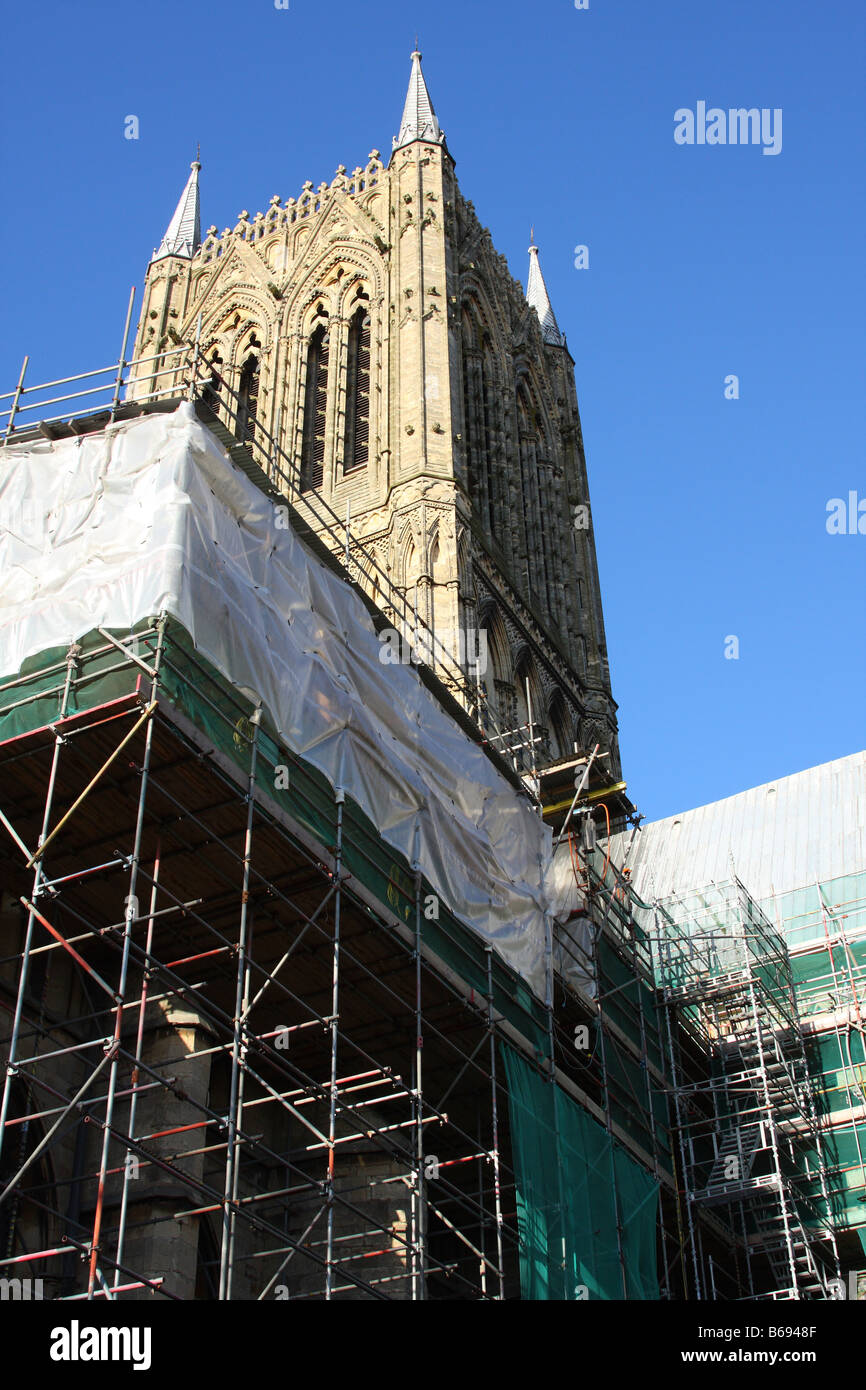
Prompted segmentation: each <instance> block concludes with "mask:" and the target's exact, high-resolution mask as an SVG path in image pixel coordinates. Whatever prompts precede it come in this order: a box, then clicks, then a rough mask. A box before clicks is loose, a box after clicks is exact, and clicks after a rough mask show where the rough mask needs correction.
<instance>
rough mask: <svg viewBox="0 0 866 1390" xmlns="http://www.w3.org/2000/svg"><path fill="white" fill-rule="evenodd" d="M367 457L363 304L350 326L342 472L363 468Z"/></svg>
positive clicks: (367, 320)
mask: <svg viewBox="0 0 866 1390" xmlns="http://www.w3.org/2000/svg"><path fill="white" fill-rule="evenodd" d="M369 454H370V314H369V311H368V309H367V306H366V305H364V304H362V305H360V306H359V308H358V310H357V311H356V313H355V314H354V316H353V318H352V321H351V323H350V325H349V342H348V359H347V367H346V434H345V439H344V441H343V472H344V473H350V472H351V471H352V469H354V468H363V467H364V466H365V465H366V463H367V462H368V459H369Z"/></svg>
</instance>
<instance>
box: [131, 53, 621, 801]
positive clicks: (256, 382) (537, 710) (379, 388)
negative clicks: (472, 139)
mask: <svg viewBox="0 0 866 1390" xmlns="http://www.w3.org/2000/svg"><path fill="white" fill-rule="evenodd" d="M199 170H200V165H199V163H198V161H197V160H196V162H195V163H194V164H193V166H192V172H191V174H190V177H189V180H188V182H187V185H186V188H185V189H184V192H183V194H182V196H181V200H180V202H179V204H178V207H177V210H176V212H175V214H174V217H173V218H172V220H171V223H170V225H169V227H168V230H167V232H166V234H165V236H164V237H163V239H162V242H161V244H160V246H159V248H158V250H157V251H156V252H155V253H154V257H153V260H152V261H151V263H150V266H149V267H148V271H147V278H146V283H145V290H144V303H143V311H142V315H141V321H140V323H139V327H138V334H137V340H136V348H135V356H136V357H137V358H146V359H151V360H150V362H149V363H147V364H146V365H145V366H143V367H142V368H140V369H138V371H137V372H136V373H135V375H136V377H137V380H136V385H135V387H134V394H135V395H136V396H144V395H147V394H151V393H152V392H153V391H154V390H157V389H163V390H166V389H168V388H169V387H170V386H171V381H172V378H171V374H170V373H165V372H164V374H163V376H162V377H159V378H157V376H156V375H155V373H156V370H157V369H158V368H161V367H164V364H165V363H166V362H168V363H170V362H171V361H172V360H174V361H177V358H174V359H171V358H169V357H166V358H165V359H164V360H163V359H161V358H160V356H159V354H163V353H169V352H171V351H172V349H175V348H178V347H179V346H180V345H182V344H190V343H193V342H197V343H198V347H199V353H200V354H203V356H204V358H205V359H206V363H207V368H206V372H205V375H207V373H210V374H211V375H210V384H209V385H208V387H207V389H206V392H205V398H206V400H207V402H208V403H209V404H210V405H211V407H212V408H213V409H214V410H215V411H216V412H218V413H220V414H221V415H222V418H223V420H224V422H225V424H226V426H227V427H228V428H229V429H230V430H231V432H232V433H233V434H234V435H235V436H236V437H237V438H238V439H239V440H241V441H249V442H251V443H252V442H253V441H254V439H255V436H256V432H257V431H259V432H260V433H261V434H262V437H265V436H264V433H263V432H265V431H266V432H267V437H268V438H269V440H270V441H273V442H275V443H276V445H277V446H278V448H279V451H280V452H279V458H280V460H281V464H280V466H281V468H282V470H283V472H284V473H285V475H286V480H285V481H284V487H283V490H284V491H286V492H287V493H288V494H289V500H290V502H291V503H292V505H293V506H294V507H295V508H296V509H297V511H299V512H300V513H301V515H302V516H305V517H306V518H307V519H308V520H309V522H310V524H312V525H313V526H314V527H315V528H316V529H317V530H318V531H319V532H320V533H321V534H322V537H323V539H325V540H326V541H328V542H329V544H331V545H332V548H334V549H335V550H338V549H339V550H340V551H342V546H343V541H342V538H340V539H339V541H338V540H337V538H336V537H335V536H332V535H329V534H326V533H325V532H323V530H322V524H321V519H322V507H323V506H325V507H326V508H327V509H328V510H329V514H330V515H331V516H332V517H333V518H335V519H339V520H340V525H341V526H344V527H345V533H344V534H347V540H346V546H347V548H348V549H349V550H351V549H352V547H354V548H355V549H356V550H357V552H358V553H360V552H361V548H362V547H363V551H364V552H365V553H366V555H368V556H369V555H372V556H374V557H375V561H376V566H377V569H378V571H379V573H380V574H381V575H382V576H386V579H384V580H380V579H378V578H376V577H375V576H372V575H371V574H370V572H369V571H368V572H366V573H364V572H363V571H364V566H363V565H361V566H360V571H361V582H362V583H363V584H364V586H365V587H366V588H367V590H368V592H369V593H370V595H371V597H373V598H374V599H376V600H377V601H378V602H380V603H381V604H382V605H383V606H386V607H387V602H386V600H387V594H386V593H385V592H383V591H382V584H383V583H384V586H385V588H386V589H387V587H388V584H390V585H393V586H395V587H396V588H397V589H398V590H399V591H400V593H401V594H403V595H405V596H406V598H407V600H408V604H409V606H410V608H411V609H412V610H413V611H414V612H416V613H417V614H418V615H419V616H420V618H422V619H423V620H424V622H426V624H428V626H429V627H431V628H432V629H433V630H434V632H435V634H436V636H437V638H438V639H439V640H440V641H441V642H442V643H443V644H445V646H447V647H448V649H449V650H450V651H451V652H452V653H453V655H454V659H455V661H458V662H460V663H461V664H462V666H463V669H464V672H465V673H466V677H467V687H471V686H472V685H474V687H475V690H476V692H477V703H476V705H475V708H474V709H473V711H472V712H473V713H474V714H475V715H476V717H477V718H478V719H479V721H480V722H481V723H482V724H484V725H485V726H486V727H487V729H488V730H489V731H490V733H491V737H492V735H493V731H494V730H495V731H498V734H499V736H500V744H499V746H500V747H507V746H509V736H508V735H509V731H511V730H514V729H515V728H520V727H525V726H527V724H529V723H530V722H531V723H532V725H533V726H534V732H535V735H536V739H537V742H536V755H535V757H536V758H537V761H538V762H539V763H544V762H555V761H557V760H560V759H564V758H567V757H571V756H573V753H574V748H575V744H576V745H577V747H578V749H579V750H584V749H586V748H589V747H592V746H594V744H595V743H600V744H601V746H602V749H603V750H606V751H608V752H609V754H610V762H609V763H608V768H609V770H610V771H611V772H612V773H614V774H615V775H617V776H618V775H619V756H618V750H617V738H616V715H615V711H616V705H615V703H614V701H613V699H612V696H611V691H610V677H609V671H608V662H607V653H606V647H605V639H604V625H603V619H602V608H601V595H600V591H599V582H598V573H597V566H596V557H595V544H594V539H593V529H592V520H591V512H590V508H589V494H588V488H587V477H586V464H585V459H584V452H583V442H582V437H581V428H580V417H579V414H578V406H577V394H576V390H575V382H574V362H573V359H572V357H571V355H570V353H569V351H568V347H567V344H566V340H565V337H564V335H563V334H562V333H561V332H560V329H559V326H558V324H557V321H556V318H555V315H554V313H553V309H552V307H551V304H550V300H549V297H548V293H547V289H546V287H545V283H544V278H543V275H542V272H541V267H540V264H539V257H538V248H537V247H536V246H535V245H533V246H532V247H531V248H530V253H529V254H530V262H529V277H528V284H527V290H526V293H524V291H523V289H522V287H521V286H520V285H519V284H518V283H517V281H515V280H514V279H513V278H512V276H511V274H510V273H509V270H508V266H507V263H506V260H505V257H504V256H502V255H500V254H498V253H497V252H496V250H495V249H494V246H493V242H492V240H491V236H490V233H489V231H488V230H487V229H486V228H485V227H483V226H482V225H481V223H480V222H479V220H478V217H477V216H476V214H475V209H474V207H473V205H472V203H471V202H469V201H468V200H467V199H465V198H464V197H463V195H462V194H461V192H460V189H459V187H458V184H457V179H456V176H455V164H454V160H453V158H452V155H451V153H450V151H449V148H448V145H447V144H446V140H445V136H444V134H443V132H442V130H441V128H440V125H439V122H438V119H437V117H436V113H435V111H434V108H433V104H432V102H431V100H430V96H429V93H428V89H427V86H426V83H425V80H424V76H423V73H422V70H421V55H420V54H419V53H417V52H416V53H413V54H412V71H411V76H410V80H409V91H408V94H407V97H406V104H405V108H404V111H403V117H402V121H401V123H400V129H399V134H398V135H397V136H396V137H395V139H394V141H393V149H392V153H391V157H390V160H389V162H388V164H387V166H386V165H385V164H384V163H383V161H382V159H381V158H380V156H379V152H378V151H377V150H373V151H372V152H371V154H370V156H369V159H368V162H367V164H366V166H365V167H364V168H361V167H358V168H355V169H353V170H352V172H351V173H349V172H347V170H346V169H345V168H344V167H343V166H342V165H341V166H340V167H339V168H338V169H337V172H336V175H335V177H334V178H333V179H332V180H331V182H330V183H327V182H325V183H320V184H319V185H318V187H314V186H313V185H312V183H306V184H304V187H303V189H302V190H301V193H300V196H299V197H298V198H297V199H294V198H289V199H288V200H287V201H286V202H283V201H282V200H281V199H280V198H279V197H273V198H272V199H271V201H270V205H269V207H268V208H267V210H266V211H265V212H260V213H257V214H256V215H255V216H254V217H252V218H251V217H250V216H249V214H248V213H247V212H246V211H244V212H242V213H241V214H240V216H239V218H238V220H237V222H236V224H235V226H234V227H226V228H225V229H224V231H223V232H222V233H219V232H218V231H217V229H216V227H210V228H209V229H208V230H207V232H206V234H205V237H204V240H203V241H202V240H201V237H200V232H199V186H198V176H199ZM154 358H155V360H154ZM199 360H201V357H200V358H199ZM266 452H267V451H266ZM357 573H358V571H356V574H357ZM467 632H468V633H469V634H470V637H469V639H468V640H467V641H463V640H461V637H460V634H465V633H467ZM474 633H480V634H481V638H480V639H479V638H476V637H473V636H472V635H471V634H474ZM478 652H481V653H484V652H486V664H485V662H484V660H478V659H477V653H478ZM434 664H438V663H434ZM440 674H442V675H443V678H445V679H446V680H447V679H448V672H447V671H445V670H444V669H443V670H442V671H440ZM451 683H452V686H453V682H451ZM464 703H465V698H464ZM471 703H472V702H471V701H470V704H471ZM511 743H512V744H513V740H511Z"/></svg>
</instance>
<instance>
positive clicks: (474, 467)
mask: <svg viewBox="0 0 866 1390" xmlns="http://www.w3.org/2000/svg"><path fill="white" fill-rule="evenodd" d="M462 336H463V416H464V435H465V441H466V464H467V469H468V479H469V491H470V495H471V497H472V501H473V505H474V507H475V508H476V509H477V515H478V517H479V519H480V521H481V524H482V526H484V528H485V530H486V531H487V532H488V534H489V535H490V536H491V537H492V538H493V539H494V540H496V539H497V533H498V530H499V521H500V506H499V486H498V478H497V461H498V438H499V429H500V411H501V401H500V396H499V393H498V392H497V389H496V369H495V362H494V354H493V345H492V343H491V340H490V335H489V334H488V333H487V332H486V331H485V330H484V328H483V326H482V322H481V316H480V311H479V310H478V309H477V308H476V307H475V304H474V301H472V302H471V303H469V304H467V305H466V306H464V309H463V318H462Z"/></svg>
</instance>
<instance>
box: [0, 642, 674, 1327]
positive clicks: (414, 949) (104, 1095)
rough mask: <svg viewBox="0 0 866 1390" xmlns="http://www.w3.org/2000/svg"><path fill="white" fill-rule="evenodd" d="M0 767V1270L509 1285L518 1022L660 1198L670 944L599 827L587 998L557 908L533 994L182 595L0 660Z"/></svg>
mask: <svg viewBox="0 0 866 1390" xmlns="http://www.w3.org/2000/svg"><path fill="white" fill-rule="evenodd" d="M0 766H2V768H3V785H4V787H5V788H6V790H5V791H4V797H3V805H2V816H3V825H4V827H5V829H4V832H3V833H4V837H5V840H4V851H5V854H4V861H5V862H4V867H3V888H4V896H3V904H2V915H0V924H2V927H3V933H4V939H5V940H6V941H7V942H8V945H7V947H6V948H5V951H4V957H3V959H2V962H0V1002H2V1003H3V1007H4V1010H5V1012H6V1014H7V1018H8V1028H7V1029H6V1030H4V1031H5V1032H6V1043H7V1055H8V1062H7V1069H6V1077H5V1085H4V1093H3V1112H2V1119H3V1129H2V1134H3V1138H4V1146H3V1150H2V1155H0V1165H2V1166H0V1183H2V1187H0V1238H2V1246H0V1267H2V1271H3V1274H4V1275H6V1276H8V1275H10V1274H15V1273H20V1272H21V1270H22V1269H23V1268H26V1270H27V1273H28V1274H29V1275H33V1276H35V1277H38V1278H40V1279H42V1280H43V1284H44V1287H45V1289H46V1291H47V1294H48V1296H51V1297H53V1298H58V1299H66V1300H76V1299H81V1298H84V1299H91V1298H106V1299H116V1298H133V1299H135V1298H139V1297H142V1296H146V1297H149V1296H156V1297H162V1298H166V1299H177V1298H190V1297H199V1298H208V1297H212V1298H218V1299H237V1298H240V1299H268V1298H275V1297H277V1298H291V1299H304V1300H309V1299H343V1298H358V1297H363V1298H366V1297H374V1298H383V1297H384V1298H389V1299H394V1298H396V1299H414V1300H422V1299H441V1298H448V1299H454V1298H457V1299H464V1298H468V1299H473V1300H475V1299H496V1300H498V1299H501V1298H503V1297H513V1296H516V1295H517V1293H518V1290H519V1286H520V1277H519V1259H518V1257H519V1252H520V1243H521V1232H520V1229H519V1226H518V1222H517V1193H516V1187H515V1175H514V1170H513V1163H512V1157H511V1146H512V1133H511V1129H512V1124H511V1113H510V1102H511V1097H510V1096H509V1092H508V1089H507V1086H506V1085H505V1078H504V1072H503V1067H502V1064H501V1057H500V1051H501V1047H502V1045H503V1044H504V1043H506V1042H507V1043H508V1044H509V1045H510V1047H511V1048H512V1049H515V1050H517V1051H518V1052H519V1053H520V1054H521V1055H522V1056H523V1057H524V1058H526V1059H527V1061H528V1065H530V1066H531V1067H532V1068H533V1069H534V1070H535V1071H536V1072H537V1074H538V1075H539V1076H540V1077H542V1078H543V1079H544V1080H545V1082H548V1083H550V1084H551V1085H554V1086H556V1087H558V1088H560V1089H561V1090H562V1091H563V1092H564V1093H565V1094H566V1095H568V1096H569V1097H571V1099H572V1100H574V1101H576V1102H577V1103H578V1104H579V1105H581V1106H583V1107H584V1108H585V1109H586V1110H587V1112H588V1113H589V1114H590V1115H592V1116H593V1117H594V1118H595V1119H596V1120H597V1121H598V1123H599V1124H600V1125H601V1126H603V1127H604V1128H605V1130H606V1131H607V1133H608V1134H609V1135H610V1136H611V1138H612V1140H613V1141H615V1143H616V1145H617V1146H618V1147H621V1148H623V1149H626V1150H628V1151H629V1152H630V1153H631V1154H632V1155H634V1156H635V1157H636V1158H637V1160H638V1162H639V1163H641V1164H642V1165H643V1166H644V1167H645V1168H646V1169H648V1170H649V1171H650V1172H651V1173H654V1174H655V1175H657V1176H658V1178H659V1181H660V1182H661V1184H662V1185H663V1186H665V1185H666V1188H667V1191H666V1199H667V1198H668V1197H669V1193H670V1187H671V1178H670V1174H669V1159H668V1151H669V1141H668V1139H667V1135H666V1130H665V1102H664V1095H663V1073H662V1071H661V1066H662V1052H661V1045H660V1039H659V1038H658V1035H657V1026H656V1021H655V1012H654V1008H653V998H652V989H651V981H650V978H649V973H648V971H649V963H648V956H647V953H646V948H645V947H644V946H642V945H641V943H640V942H639V941H637V939H635V938H634V937H632V936H631V935H630V933H629V931H628V929H627V927H626V926H625V925H623V923H625V922H627V920H628V911H627V906H626V905H625V904H624V903H623V902H622V901H620V899H621V897H622V889H621V887H620V886H619V884H618V883H617V882H616V881H615V879H614V876H613V871H612V870H611V869H610V868H609V866H607V867H606V868H605V866H604V865H603V858H604V856H600V855H598V852H597V851H593V852H592V853H591V854H588V855H587V856H586V860H585V862H584V863H583V871H582V874H581V882H582V883H585V885H586V887H587V888H588V891H587V893H586V895H585V902H584V906H583V908H582V910H585V911H586V912H587V913H588V914H589V916H590V918H591V919H592V920H593V922H594V924H595V925H594V941H593V943H592V946H591V949H590V951H589V954H588V956H587V958H586V959H585V960H584V961H583V964H584V965H586V964H587V962H588V964H589V967H590V969H591V972H592V974H593V976H594V978H595V980H596V982H597V985H596V987H597V998H596V999H592V998H591V997H590V996H589V995H587V994H584V993H582V992H580V991H579V990H576V989H575V988H574V987H573V985H572V984H570V983H569V981H568V979H567V963H568V957H569V956H572V957H576V955H578V954H580V951H581V947H580V945H579V943H578V942H577V940H576V939H575V937H574V936H573V935H572V933H571V932H570V930H569V928H568V925H567V924H566V925H564V926H560V925H559V924H554V923H552V922H551V924H550V931H549V951H548V960H547V978H548V988H547V997H546V999H545V1000H539V999H537V998H536V997H535V996H534V995H533V994H532V993H531V992H530V991H529V989H528V988H527V986H526V985H525V983H524V982H523V981H522V979H520V977H519V976H517V975H516V974H515V973H514V972H513V971H512V970H510V969H509V968H508V967H507V966H506V965H505V963H504V962H503V961H502V960H501V959H500V958H499V957H498V956H497V955H496V953H495V952H494V951H493V950H492V949H491V948H490V947H489V946H487V945H485V943H484V942H483V940H482V939H481V938H480V937H477V936H476V935H475V934H474V933H473V932H472V931H471V930H470V929H468V928H466V927H465V926H463V925H462V924H461V923H460V922H459V920H458V919H457V918H456V917H455V916H454V915H453V913H452V911H451V910H450V907H449V905H448V904H446V903H444V902H441V901H439V900H438V899H437V898H436V896H435V894H433V893H432V890H431V887H430V885H429V883H427V882H426V880H424V878H423V875H422V874H421V873H420V871H419V869H418V867H417V866H414V865H413V864H411V863H408V862H406V861H404V860H403V859H402V858H401V856H400V855H399V854H398V853H397V852H396V851H395V850H394V849H393V848H391V847H389V846H387V845H386V844H385V843H384V842H383V841H382V839H381V837H380V836H379V834H378V832H377V831H376V830H375V828H374V827H373V826H372V825H371V824H370V822H369V821H367V820H366V818H365V817H364V816H363V814H362V813H361V812H360V811H359V809H358V808H357V807H356V806H354V805H353V803H352V802H351V801H350V800H349V799H348V798H347V797H345V795H344V794H343V793H341V792H340V790H339V789H334V788H333V787H331V786H330V784H328V783H327V781H326V780H325V779H324V777H322V775H321V774H319V773H318V772H316V770H315V769H313V768H312V767H311V766H310V765H309V764H307V763H305V761H304V760H303V759H302V758H300V757H297V756H294V755H292V754H291V752H290V751H289V750H288V749H287V748H286V747H285V746H284V745H283V744H281V743H279V742H278V740H277V739H276V737H275V735H274V731H273V730H272V729H271V728H270V727H269V724H268V720H267V717H266V716H265V714H264V713H263V712H262V711H261V710H260V709H257V708H253V707H252V706H251V705H250V702H249V700H248V699H247V698H245V697H244V696H243V695H242V694H241V693H240V692H238V691H237V690H235V689H234V688H233V687H232V686H231V685H230V684H229V683H228V682H226V681H225V680H224V679H223V678H222V677H220V676H219V674H218V673H217V672H215V671H214V670H213V668H211V667H210V666H209V665H208V663H207V662H206V661H204V659H203V658H202V657H201V656H200V654H198V653H197V652H196V651H195V649H194V648H193V647H192V645H191V643H190V642H189V639H188V637H187V636H186V634H185V632H184V631H183V629H182V628H181V627H180V626H179V625H178V624H177V623H176V622H174V621H173V620H171V619H166V618H160V619H159V620H158V621H154V622H152V623H145V624H142V625H141V626H140V627H139V628H138V629H137V630H136V631H135V632H133V633H114V632H108V631H95V632H93V633H91V634H88V635H87V636H86V637H84V638H82V640H81V641H80V642H78V643H76V644H75V645H74V646H73V647H72V648H71V649H70V650H69V651H68V652H63V651H55V652H50V653H45V654H43V655H42V656H41V657H40V658H37V659H34V660H32V661H30V662H28V663H27V664H26V667H25V669H24V670H23V671H22V672H21V673H19V674H18V675H17V676H16V677H14V678H13V679H11V680H8V681H6V682H5V683H4V684H3V685H2V686H0ZM594 855H598V858H597V860H596V861H595V867H594V866H593V856H594ZM582 862H583V861H582ZM602 868H604V869H605V871H604V873H602V872H601V869H602ZM584 1022H588V1023H589V1025H590V1028H591V1033H592V1038H591V1042H590V1045H589V1047H588V1048H586V1049H584V1050H583V1051H577V1050H576V1048H575V1031H576V1028H577V1026H578V1025H579V1024H582V1023H584ZM648 1039H649V1040H650V1041H649V1043H648ZM647 1058H649V1059H650V1060H649V1063H648V1062H647ZM663 1207H664V1202H663ZM667 1209H668V1210H670V1206H669V1204H668V1208H667ZM663 1225H664V1223H663ZM619 1237H620V1232H619V1231H617V1239H618V1240H619ZM672 1239H673V1238H672V1237H670V1234H668V1236H667V1237H663V1240H662V1248H663V1261H662V1263H663V1279H662V1289H663V1296H672V1295H671V1293H670V1279H669V1274H668V1266H669V1265H671V1266H674V1265H675V1264H676V1251H675V1248H672V1247H671V1240H672ZM669 1247H671V1248H669ZM619 1258H620V1264H621V1266H622V1267H624V1255H623V1250H622V1246H621V1244H620V1255H619ZM160 1270H161V1271H165V1272H164V1273H158V1272H156V1271H160ZM674 1296H675V1295H674Z"/></svg>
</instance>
